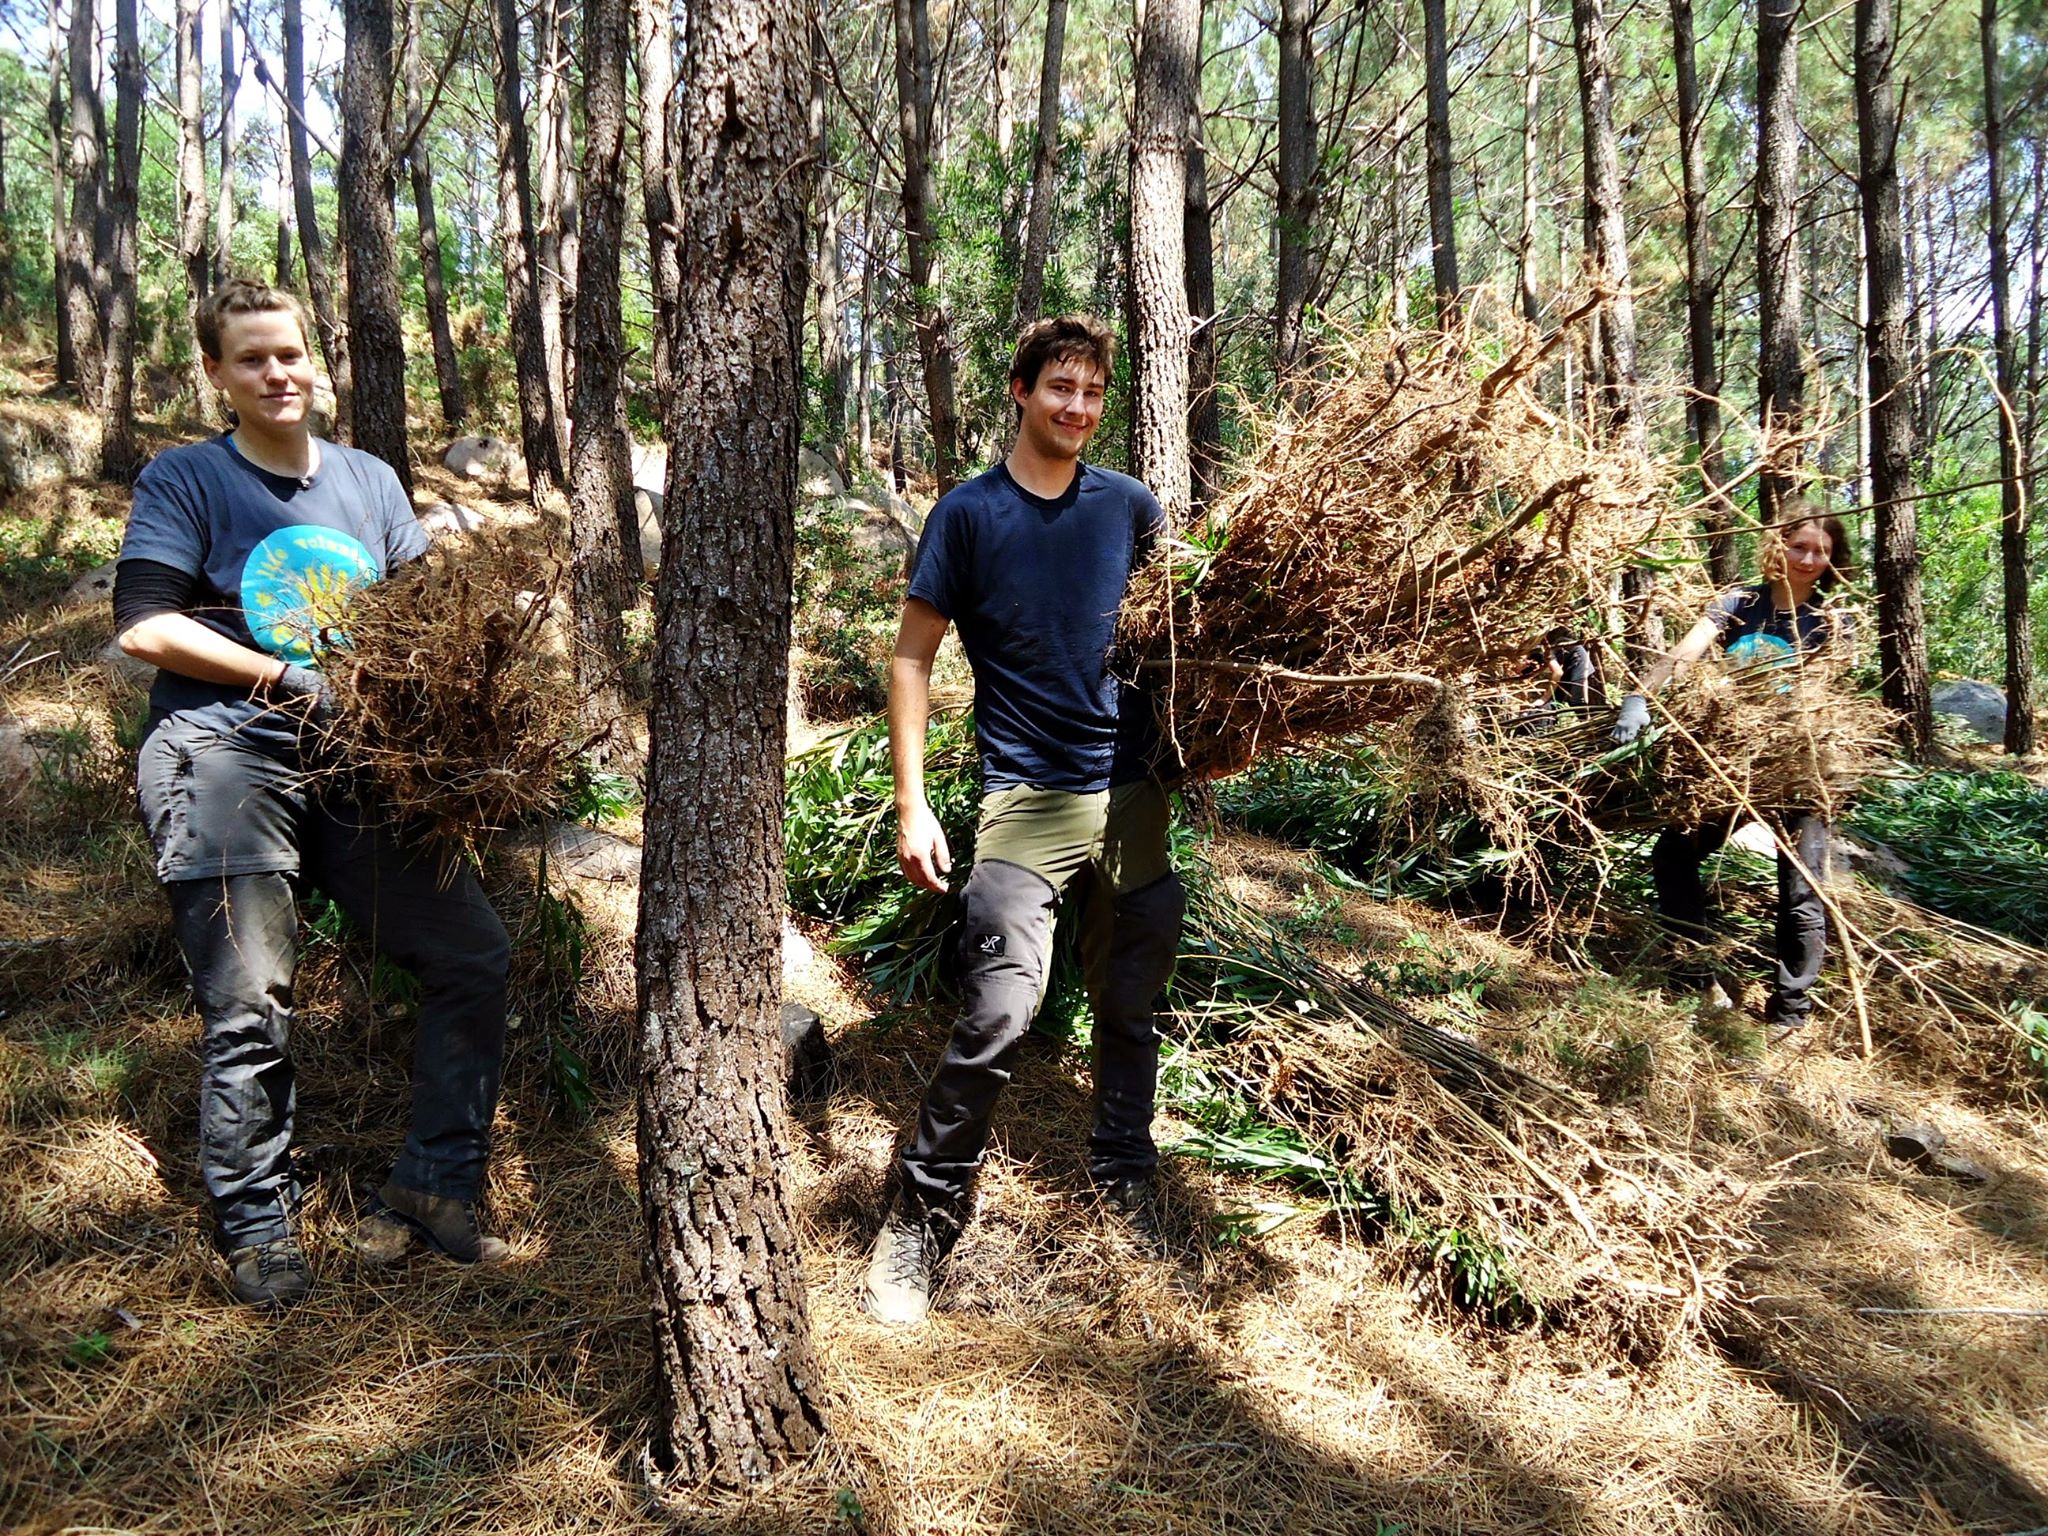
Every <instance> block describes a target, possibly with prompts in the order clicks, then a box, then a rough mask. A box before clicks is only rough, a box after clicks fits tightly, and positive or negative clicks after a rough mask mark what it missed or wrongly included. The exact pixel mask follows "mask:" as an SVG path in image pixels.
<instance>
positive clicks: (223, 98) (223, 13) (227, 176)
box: [193, 3, 242, 284]
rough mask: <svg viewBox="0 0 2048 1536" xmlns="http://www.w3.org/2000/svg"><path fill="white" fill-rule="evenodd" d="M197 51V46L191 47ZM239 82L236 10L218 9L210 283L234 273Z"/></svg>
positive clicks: (220, 281)
mask: <svg viewBox="0 0 2048 1536" xmlns="http://www.w3.org/2000/svg"><path fill="white" fill-rule="evenodd" d="M193 51H194V52H197V51H198V50H197V46H196V45H195V47H194V50H193ZM241 83H242V74H241V71H240V70H238V69H237V68H235V9H234V7H233V6H232V5H228V4H225V3H224V4H222V6H221V8H220V196H219V201H218V202H217V203H216V204H215V206H214V230H213V280H214V282H215V283H216V284H220V283H224V282H226V281H227V280H228V276H229V274H230V273H231V272H232V271H233V270H234V260H235V255H234V235H235V88H236V87H237V86H239V85H240V84H241Z"/></svg>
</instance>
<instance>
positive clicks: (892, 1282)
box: [860, 1199, 939, 1326]
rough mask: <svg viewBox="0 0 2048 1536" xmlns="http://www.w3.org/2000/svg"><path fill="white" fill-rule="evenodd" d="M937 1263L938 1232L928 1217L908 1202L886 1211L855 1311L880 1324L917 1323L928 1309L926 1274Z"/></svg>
mask: <svg viewBox="0 0 2048 1536" xmlns="http://www.w3.org/2000/svg"><path fill="white" fill-rule="evenodd" d="M938 1261H939V1232H938V1227H937V1224H936V1223H935V1222H934V1221H933V1220H932V1218H931V1217H930V1216H929V1215H924V1214H921V1213H919V1212H917V1211H915V1210H913V1209H912V1208H911V1206H910V1204H909V1202H908V1201H905V1200H900V1199H899V1200H898V1201H897V1202H896V1203H895V1204H894V1205H892V1206H890V1207H889V1215H888V1218H887V1219H886V1220H885V1221H884V1222H883V1223H882V1233H881V1236H879V1237H877V1238H876V1239H875V1252H874V1256H873V1257H872V1258H870V1259H869V1260H868V1273H867V1278H866V1279H865V1280H863V1281H862V1282H861V1288H860V1305H861V1310H862V1311H863V1312H865V1313H867V1314H868V1316H870V1317H872V1318H876V1319H878V1320H880V1321H881V1322H885V1323H896V1324H898V1325H901V1326H908V1325H910V1324H913V1323H921V1322H923V1321H924V1320H925V1316H926V1314H928V1313H929V1312H930V1311H931V1309H932V1270H933V1268H934V1267H935V1266H936V1265H937V1264H938Z"/></svg>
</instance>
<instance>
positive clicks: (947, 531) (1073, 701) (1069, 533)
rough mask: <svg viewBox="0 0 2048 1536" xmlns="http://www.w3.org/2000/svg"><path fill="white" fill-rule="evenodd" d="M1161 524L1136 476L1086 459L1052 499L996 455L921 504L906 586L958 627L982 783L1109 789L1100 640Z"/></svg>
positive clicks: (1110, 753)
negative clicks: (927, 511) (927, 512)
mask: <svg viewBox="0 0 2048 1536" xmlns="http://www.w3.org/2000/svg"><path fill="white" fill-rule="evenodd" d="M1165 523H1166V514H1165V513H1164V512H1163V511H1162V510H1161V509H1160V506H1159V502H1158V501H1157V499H1155V498H1154V496H1153V495H1152V493H1151V492H1150V491H1148V490H1146V489H1145V487H1144V486H1143V485H1141V484H1139V483H1138V482H1137V481H1136V480H1133V479H1132V478H1131V477H1130V476H1129V475H1120V474H1117V473H1116V472H1115V471H1114V470H1108V469H1098V468H1097V467H1096V466H1095V465H1093V464H1082V465H1080V466H1079V469H1078V472H1077V473H1076V474H1075V476H1074V483H1073V484H1072V485H1071V486H1069V487H1068V488H1067V490H1066V492H1065V494H1063V495H1061V496H1057V497H1054V498H1052V499H1050V500H1048V499H1047V498H1045V497H1043V496H1034V495H1033V494H1032V493H1031V492H1030V491H1027V490H1025V489H1024V487H1023V486H1021V485H1019V484H1018V483H1017V482H1016V480H1015V479H1013V478H1012V477H1011V475H1010V471H1009V469H1008V467H1007V466H1005V465H1002V464H998V465H996V466H995V467H994V468H993V469H990V470H988V471H986V472H984V473H982V474H979V475H976V476H975V477H974V478H973V479H972V480H969V481H967V482H966V483H965V484H962V485H957V486H955V487H954V488H953V489H952V490H950V491H948V492H947V493H946V494H945V495H944V496H942V497H940V498H939V504H938V505H937V506H935V507H933V508H932V515H931V517H930V519H929V520H928V521H927V522H926V523H925V526H924V535H923V537H922V538H920V539H919V540H918V544H917V559H916V561H915V563H914V564H913V566H912V569H911V575H910V595H911V596H912V597H915V598H921V599H923V600H924V601H925V602H927V603H930V604H931V605H932V607H934V608H936V609H937V610H938V611H939V612H940V613H941V614H942V615H944V616H945V617H946V618H947V619H949V620H951V621H952V623H953V624H954V626H955V627H956V628H958V629H959V631H960V643H961V645H962V646H963V647H964V648H965V649H966V651H967V660H968V663H969V665H971V666H972V667H973V669H974V723H975V733H976V737H977V744H978V746H979V747H980V750H981V774H982V787H983V788H984V789H990V790H992V789H1002V788H1006V787H1008V786H1010V785H1013V784H1029V785H1032V786H1033V787H1035V788H1038V789H1063V790H1070V791H1073V792H1075V793H1083V794H1085V793H1088V792H1091V791H1094V790H1099V789H1103V788H1106V787H1107V786H1108V785H1109V783H1110V782H1111V778H1112V775H1113V772H1114V770H1115V769H1116V767H1117V764H1118V752H1117V744H1118V730H1117V704H1118V686H1117V680H1116V678H1115V676H1114V675H1113V674H1112V673H1111V672H1110V669H1109V647H1110V641H1111V640H1112V639H1113V638H1114V637H1115V634H1116V621H1117V612H1118V610H1119V609H1120V608H1122V606H1123V601H1124V589H1125V588H1126V587H1127V586H1129V584H1130V579H1131V572H1132V571H1133V570H1135V569H1136V568H1137V565H1138V562H1139V561H1140V560H1142V559H1143V558H1144V557H1145V555H1146V554H1147V553H1148V552H1149V551H1150V549H1151V547H1152V544H1153V542H1154V541H1155V540H1156V539H1157V538H1158V537H1159V533H1160V531H1161V529H1162V528H1163V527H1164V526H1165ZM1127 735H1128V732H1127ZM1139 771H1140V772H1142V770H1139ZM1131 776H1132V777H1136V776H1138V774H1137V773H1133V774H1132V775H1131Z"/></svg>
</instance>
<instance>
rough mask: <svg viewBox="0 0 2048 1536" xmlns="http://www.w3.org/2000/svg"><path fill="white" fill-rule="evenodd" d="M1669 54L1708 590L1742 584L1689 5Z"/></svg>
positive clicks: (1675, 4) (1682, 3) (1678, 17)
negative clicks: (1673, 71) (1673, 70)
mask: <svg viewBox="0 0 2048 1536" xmlns="http://www.w3.org/2000/svg"><path fill="white" fill-rule="evenodd" d="M1671 33H1672V53H1673V57H1674V60H1675V62H1676V64H1677V74H1678V143H1679V161H1680V166H1681V170H1682V174H1683V179H1684V193H1683V196H1684V202H1685V331H1686V343H1687V347H1688V350H1689V351H1690V354H1691V358H1692V395H1691V397H1690V398H1689V399H1688V400H1687V401H1686V407H1685V414H1686V418H1687V420H1688V421H1689V422H1690V423H1691V424H1692V436H1693V444H1694V447H1695V449H1696V451H1697V453H1698V460H1697V462H1698V465H1699V472H1700V485H1701V488H1702V489H1703V490H1704V491H1705V493H1706V495H1707V498H1708V510H1707V517H1706V525H1707V565H1708V569H1709V571H1710V572H1711V574H1712V576H1713V579H1714V585H1715V586H1717V587H1732V586H1734V585H1735V583H1736V582H1737V581H1738V580H1739V579H1740V578H1741V572H1740V570H1739V569H1738V567H1737V560H1736V550H1735V504H1734V502H1732V501H1731V500H1730V499H1729V497H1728V493H1727V491H1726V490H1724V489H1723V487H1724V486H1726V485H1727V483H1728V464H1727V457H1726V453H1725V451H1724V447H1723V444H1722V440H1721V365H1720V358H1719V354H1718V352H1717V351H1716V348H1715V345H1714V306H1715V302H1716V300H1717V298H1718V296H1719V288H1720V281H1721V279H1720V275H1719V273H1718V272H1716V270H1715V268H1714V258H1713V251H1712V249H1711V247H1710V244H1709V232H1708V225H1707V158H1706V148H1705V132H1706V112H1705V110H1704V108H1703V107H1702V105H1701V103H1700V83H1699V74H1698V72H1697V69H1696V68H1695V64H1694V51H1693V50H1694V32H1693V20H1692V0H1671Z"/></svg>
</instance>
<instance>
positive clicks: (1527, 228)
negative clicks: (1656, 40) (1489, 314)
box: [1515, 0, 1690, 325]
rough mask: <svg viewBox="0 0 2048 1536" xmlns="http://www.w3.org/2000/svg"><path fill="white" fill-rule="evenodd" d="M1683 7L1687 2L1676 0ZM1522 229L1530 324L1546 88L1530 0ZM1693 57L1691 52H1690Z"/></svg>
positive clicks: (1537, 1)
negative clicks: (1538, 165) (1539, 112)
mask: <svg viewBox="0 0 2048 1536" xmlns="http://www.w3.org/2000/svg"><path fill="white" fill-rule="evenodd" d="M1677 3H1679V4H1684V3H1686V0H1677ZM1522 30H1523V42H1524V49H1525V52H1524V57H1523V66H1522V228H1521V232H1520V234H1519V235H1518V236H1517V237H1516V240H1515V294H1516V299H1517V302H1518V303H1519V304H1520V305H1521V310H1522V318H1523V319H1524V320H1526V321H1528V322H1529V324H1531V325H1535V324H1537V323H1538V322H1539V321H1540V320H1541V319H1542V315H1543V306H1542V304H1541V303H1540V302H1539V301H1538V300H1537V297H1536V162H1537V160H1538V159H1539V158H1540V151H1539V149H1538V145H1537V139H1538V131H1537V130H1538V126H1539V124H1540V122H1541V119H1540V118H1538V116H1537V112H1536V109H1537V105H1538V102H1539V101H1540V99H1541V98H1540V93H1541V90H1542V85H1543V68H1542V65H1543V0H1527V4H1526V6H1525V7H1524V13H1523V18H1522ZM1688 57H1690V50H1688Z"/></svg>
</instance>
